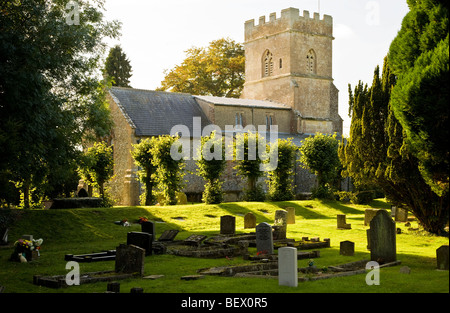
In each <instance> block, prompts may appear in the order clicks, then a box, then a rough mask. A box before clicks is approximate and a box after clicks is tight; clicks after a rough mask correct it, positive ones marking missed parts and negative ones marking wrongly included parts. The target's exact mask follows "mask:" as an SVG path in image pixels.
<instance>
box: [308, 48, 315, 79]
mask: <svg viewBox="0 0 450 313" xmlns="http://www.w3.org/2000/svg"><path fill="white" fill-rule="evenodd" d="M316 64H317V62H316V53H315V52H314V50H313V49H311V50H309V52H308V55H307V56H306V73H307V74H316Z"/></svg>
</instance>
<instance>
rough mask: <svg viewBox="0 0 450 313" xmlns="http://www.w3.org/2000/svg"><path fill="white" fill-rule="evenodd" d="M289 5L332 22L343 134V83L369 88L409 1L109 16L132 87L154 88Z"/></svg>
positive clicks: (219, 6)
mask: <svg viewBox="0 0 450 313" xmlns="http://www.w3.org/2000/svg"><path fill="white" fill-rule="evenodd" d="M289 7H294V8H298V9H299V10H300V12H303V10H308V11H309V12H310V16H313V12H319V13H320V18H321V19H322V18H323V15H324V14H327V15H331V16H332V17H333V26H334V37H335V40H334V41H333V78H334V84H335V85H336V87H337V88H338V89H339V114H340V115H341V117H342V118H343V119H344V134H348V131H349V127H350V120H349V118H348V84H349V83H350V84H352V86H354V85H355V84H357V83H358V81H359V80H362V81H363V82H364V83H368V84H369V85H370V84H371V82H372V78H373V71H374V69H375V67H376V66H377V65H380V66H381V65H382V63H383V58H384V57H385V55H386V54H387V52H388V50H389V45H390V43H391V41H392V40H393V39H394V37H395V36H396V34H397V32H398V31H399V30H400V27H401V22H402V19H403V17H404V16H405V15H406V13H407V12H408V6H407V4H406V0H376V1H374V0H371V1H369V0H276V1H275V0H270V1H269V0H164V1H153V0H126V1H124V0H106V4H105V8H106V18H107V19H108V20H112V19H117V20H119V21H121V22H122V36H121V38H120V39H119V40H118V41H110V42H108V44H109V45H111V46H113V45H114V44H120V45H121V47H122V49H123V50H124V52H125V53H126V54H127V56H128V59H129V60H130V62H131V66H132V68H133V72H132V74H133V76H132V77H131V79H130V84H131V86H132V87H133V88H140V89H150V90H153V89H155V88H157V87H159V86H160V85H161V81H162V80H163V78H164V70H166V69H171V68H173V67H174V66H175V65H177V64H180V63H181V62H182V61H183V59H184V58H185V53H184V52H185V51H186V50H187V49H189V48H191V47H193V46H196V47H204V46H207V45H208V44H209V43H210V42H211V41H213V40H216V39H219V38H223V37H225V38H226V37H229V38H231V39H234V40H235V41H237V42H240V43H243V42H244V23H245V21H247V20H251V19H255V24H258V19H259V17H260V16H262V15H265V16H266V21H268V20H269V14H270V13H272V12H276V14H277V18H279V17H280V14H281V10H283V9H286V8H289Z"/></svg>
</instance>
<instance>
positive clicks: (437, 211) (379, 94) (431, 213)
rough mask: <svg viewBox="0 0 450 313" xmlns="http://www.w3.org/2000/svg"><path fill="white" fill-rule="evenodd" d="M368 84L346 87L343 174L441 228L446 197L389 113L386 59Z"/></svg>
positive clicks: (392, 79)
mask: <svg viewBox="0 0 450 313" xmlns="http://www.w3.org/2000/svg"><path fill="white" fill-rule="evenodd" d="M379 75H380V73H379V68H378V67H377V68H376V70H375V73H374V79H373V83H372V86H371V87H370V88H367V85H365V87H364V88H363V87H362V86H363V84H362V83H361V82H359V84H358V86H356V87H355V90H354V93H352V92H351V88H350V87H349V91H350V106H351V108H352V112H351V116H352V122H351V128H350V138H349V139H348V141H347V143H346V145H345V146H344V145H342V146H341V147H340V158H341V162H342V165H343V167H344V171H343V175H345V176H350V177H351V178H352V179H353V182H354V183H355V185H356V186H357V187H358V186H376V187H377V188H380V189H381V190H383V192H384V193H385V195H386V197H387V198H388V199H389V201H391V202H392V203H393V204H395V205H397V206H401V207H403V208H405V209H408V210H410V211H411V212H412V213H413V214H414V215H415V216H416V217H417V219H418V220H419V222H420V223H421V224H422V225H423V227H424V228H425V230H427V231H429V232H433V233H441V232H442V231H443V228H444V227H445V224H446V223H447V222H448V199H445V197H442V196H438V195H437V194H436V193H434V192H433V191H432V188H431V187H430V186H429V185H428V184H427V183H426V182H425V180H424V178H423V177H422V175H421V173H420V170H419V161H418V160H417V158H416V157H415V156H414V155H413V154H412V153H411V151H409V149H407V145H406V144H405V141H406V138H407V133H406V131H405V130H404V129H403V128H402V126H401V124H400V122H399V121H398V119H397V118H396V116H395V114H394V110H393V108H392V104H391V101H390V99H391V93H392V92H393V90H395V88H396V87H394V86H395V83H396V76H395V75H394V74H393V73H392V71H391V70H390V66H389V61H388V58H385V60H384V64H383V71H382V75H381V78H380V76H379Z"/></svg>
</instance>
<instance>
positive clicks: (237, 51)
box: [159, 38, 245, 98]
mask: <svg viewBox="0 0 450 313" xmlns="http://www.w3.org/2000/svg"><path fill="white" fill-rule="evenodd" d="M186 55H187V57H186V58H185V60H184V61H183V62H182V63H181V64H180V65H177V66H175V67H174V68H173V69H171V70H170V71H166V72H165V75H166V76H165V77H164V80H163V81H162V82H161V87H160V88H159V90H170V91H173V92H185V93H190V94H194V95H212V96H218V97H234V98H238V97H239V96H240V94H241V92H242V88H243V86H244V82H245V79H244V73H245V56H244V49H243V47H242V45H241V44H239V43H236V42H235V41H234V40H231V39H223V38H222V39H218V40H214V41H212V42H211V43H210V45H209V46H208V47H207V48H196V47H193V48H191V49H189V50H187V51H186Z"/></svg>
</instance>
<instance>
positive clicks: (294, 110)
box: [107, 8, 343, 206]
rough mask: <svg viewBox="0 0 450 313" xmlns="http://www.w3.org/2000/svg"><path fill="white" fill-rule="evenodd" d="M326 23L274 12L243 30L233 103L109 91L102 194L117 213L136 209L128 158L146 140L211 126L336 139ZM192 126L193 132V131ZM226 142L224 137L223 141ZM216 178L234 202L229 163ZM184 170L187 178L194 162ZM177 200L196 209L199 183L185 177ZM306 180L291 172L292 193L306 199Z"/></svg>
mask: <svg viewBox="0 0 450 313" xmlns="http://www.w3.org/2000/svg"><path fill="white" fill-rule="evenodd" d="M333 39H334V38H333V19H332V17H331V16H328V15H324V16H323V18H322V19H320V16H319V14H318V13H314V14H313V16H310V14H309V12H308V11H303V13H302V15H300V12H299V10H298V9H296V8H288V9H285V10H282V11H281V16H280V17H278V18H277V16H276V13H271V14H270V16H269V20H268V21H266V17H265V16H262V17H260V18H259V21H258V24H257V25H255V21H254V20H250V21H247V22H245V42H244V48H245V79H246V81H245V84H244V89H243V92H242V95H241V97H240V98H239V99H236V98H223V97H213V96H197V95H190V94H183V93H172V92H163V91H151V90H141V89H133V88H122V87H112V88H111V89H110V90H109V94H108V95H107V98H108V102H109V106H110V110H111V115H112V118H113V121H114V127H113V130H112V134H111V143H112V145H113V149H114V177H113V179H112V181H111V182H110V183H109V188H110V192H111V194H112V195H113V197H114V198H115V199H116V200H117V204H118V205H130V206H131V205H138V204H139V195H140V193H141V185H140V183H139V180H138V178H137V174H136V173H137V170H138V168H137V166H136V165H135V164H134V160H133V158H132V156H131V153H130V151H131V150H132V144H136V143H138V142H139V141H140V140H142V139H143V138H146V137H152V136H160V135H166V134H170V131H171V129H172V127H173V126H175V125H184V126H185V127H186V128H187V129H188V130H189V133H190V134H192V135H193V136H194V134H195V133H196V132H195V128H196V127H197V128H201V129H203V128H204V127H206V126H207V125H211V124H214V125H216V126H218V127H220V128H221V129H222V130H224V129H225V128H226V127H225V126H227V125H235V126H242V127H246V126H248V125H254V126H255V127H256V128H257V129H258V126H261V125H264V126H265V127H266V129H267V130H269V129H270V126H271V125H276V126H277V127H278V138H292V139H293V142H294V143H295V144H297V145H300V142H301V140H303V139H304V138H307V137H308V136H311V135H314V134H315V133H317V132H320V133H325V134H333V133H338V134H342V127H343V126H342V122H343V120H342V118H341V117H340V116H339V114H338V90H337V88H336V87H335V85H334V84H333V76H332V64H333V63H332V42H333ZM195 121H198V122H199V125H197V123H195ZM225 135H226V134H225ZM228 163H229V164H227V167H226V170H225V173H224V185H223V190H224V192H225V201H238V200H240V198H241V196H242V189H243V187H244V185H245V184H244V182H242V179H241V177H239V176H237V175H236V171H235V170H234V169H233V164H232V162H228ZM186 169H187V170H188V171H195V161H193V160H187V161H186ZM185 180H187V181H188V183H187V184H186V187H185V188H184V190H183V192H184V193H186V195H187V198H188V201H200V199H201V194H202V192H203V185H204V182H203V180H202V178H201V177H199V176H197V175H194V174H190V173H187V174H186V176H185ZM314 184H315V178H314V175H311V174H310V173H309V172H308V171H306V170H304V169H301V168H300V167H298V166H296V168H295V185H296V188H295V192H296V194H301V193H304V192H308V191H309V190H310V189H311V187H313V186H314Z"/></svg>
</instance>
